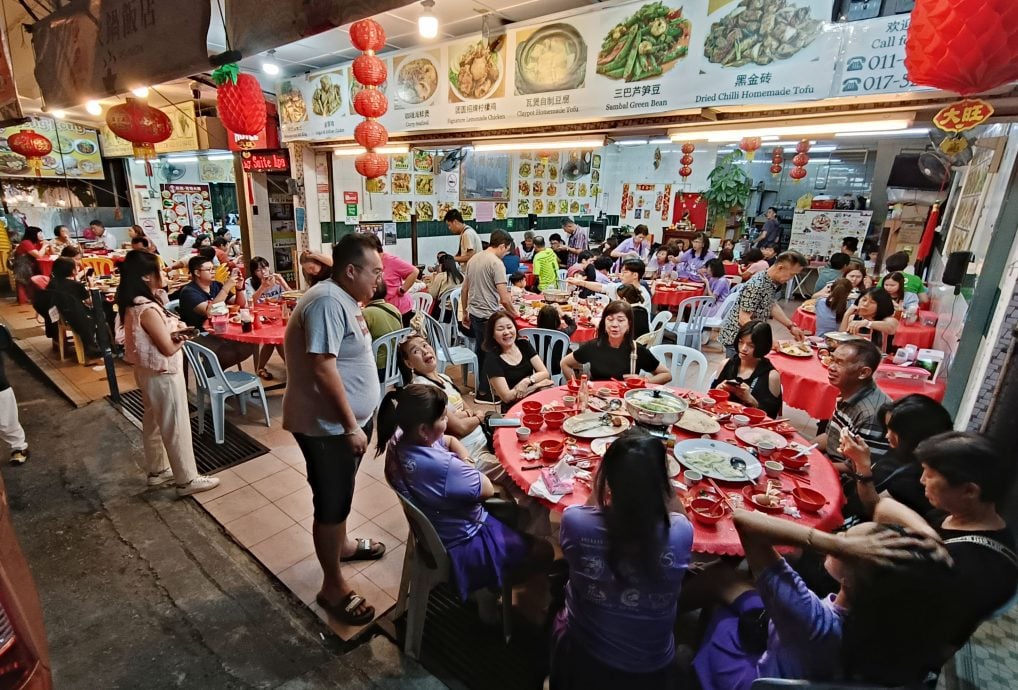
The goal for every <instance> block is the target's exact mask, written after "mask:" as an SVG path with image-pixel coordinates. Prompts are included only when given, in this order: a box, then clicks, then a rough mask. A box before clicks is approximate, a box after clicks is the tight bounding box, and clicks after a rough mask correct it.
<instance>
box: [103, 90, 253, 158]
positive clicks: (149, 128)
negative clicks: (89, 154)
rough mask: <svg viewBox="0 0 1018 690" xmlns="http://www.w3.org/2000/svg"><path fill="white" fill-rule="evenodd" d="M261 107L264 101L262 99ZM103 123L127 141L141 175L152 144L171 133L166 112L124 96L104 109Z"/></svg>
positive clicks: (152, 152)
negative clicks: (141, 165) (141, 162)
mask: <svg viewBox="0 0 1018 690" xmlns="http://www.w3.org/2000/svg"><path fill="white" fill-rule="evenodd" d="M263 106H264V102H263ZM106 126H107V127H109V128H110V131H111V132H113V133H114V134H116V135H117V136H118V137H120V138H121V139H126V140H127V141H129V142H131V146H132V147H133V148H134V156H135V158H141V159H142V160H144V161H145V174H146V175H148V176H149V177H151V176H152V164H151V163H150V161H151V160H152V159H153V158H155V155H156V147H155V145H156V144H158V143H159V142H161V141H166V140H167V139H169V138H170V135H172V134H173V123H172V122H170V118H169V117H167V116H166V113H164V112H163V111H161V110H159V109H158V108H153V107H152V106H150V105H149V104H148V103H145V102H144V101H140V100H138V99H136V98H128V99H127V102H126V103H120V104H118V105H115V106H113V107H112V108H110V109H109V110H107V111H106Z"/></svg>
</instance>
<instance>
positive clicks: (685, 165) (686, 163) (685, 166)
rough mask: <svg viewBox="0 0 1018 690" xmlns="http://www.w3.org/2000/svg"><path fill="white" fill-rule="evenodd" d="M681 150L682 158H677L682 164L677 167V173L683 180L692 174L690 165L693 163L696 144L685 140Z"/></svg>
mask: <svg viewBox="0 0 1018 690" xmlns="http://www.w3.org/2000/svg"><path fill="white" fill-rule="evenodd" d="M681 151H682V158H681V159H679V162H680V163H681V164H682V167H681V168H679V175H680V176H681V177H682V179H683V180H685V179H686V178H687V177H689V176H690V175H692V174H693V168H692V167H691V166H692V165H693V151H696V146H694V145H693V144H691V143H690V142H688V141H687V142H686V143H685V144H683V145H682V148H681Z"/></svg>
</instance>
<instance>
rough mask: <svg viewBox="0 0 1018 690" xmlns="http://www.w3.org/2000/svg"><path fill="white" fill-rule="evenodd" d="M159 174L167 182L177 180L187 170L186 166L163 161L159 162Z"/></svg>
mask: <svg viewBox="0 0 1018 690" xmlns="http://www.w3.org/2000/svg"><path fill="white" fill-rule="evenodd" d="M158 167H159V175H160V177H162V178H163V179H164V180H166V181H167V182H176V181H177V180H179V179H180V178H182V177H183V176H184V174H185V173H186V172H187V171H186V170H185V169H184V168H182V167H180V166H179V165H174V164H173V163H169V162H163V163H160V164H159V166H158Z"/></svg>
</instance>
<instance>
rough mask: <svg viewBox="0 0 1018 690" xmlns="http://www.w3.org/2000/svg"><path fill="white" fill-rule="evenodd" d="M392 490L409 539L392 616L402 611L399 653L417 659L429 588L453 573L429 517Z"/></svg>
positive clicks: (507, 617)
mask: <svg viewBox="0 0 1018 690" xmlns="http://www.w3.org/2000/svg"><path fill="white" fill-rule="evenodd" d="M395 493H396V496H397V498H399V502H400V505H402V506H403V513H404V514H405V515H406V519H407V522H408V523H409V524H410V538H409V539H407V544H406V555H405V556H404V557H403V577H402V579H401V580H400V584H399V597H398V599H397V601H396V608H395V615H394V618H399V617H400V616H402V615H403V614H404V613H406V617H407V618H406V632H405V633H404V634H405V637H404V640H403V652H404V653H405V654H406V655H407V656H408V657H410V658H411V659H419V658H420V656H421V640H422V638H423V637H424V619H425V616H426V615H427V612H428V598H429V597H430V595H431V590H433V589H434V588H435V586H436V585H440V584H442V583H443V582H451V581H452V577H453V576H452V571H451V570H450V568H449V554H448V552H447V551H446V550H445V545H444V544H442V540H441V539H440V538H439V537H438V532H436V531H435V527H434V525H432V524H431V520H429V519H428V516H427V515H425V514H424V513H423V512H421V511H420V509H418V508H417V506H415V505H414V504H413V503H411V502H410V501H408V500H407V499H406V497H404V496H403V495H402V494H400V493H399V492H398V491H396V492H395ZM505 582H506V583H505V585H503V587H502V633H503V635H504V636H505V639H506V640H508V639H509V637H510V635H511V634H512V599H513V597H512V586H511V585H510V584H509V581H508V578H505ZM474 596H476V597H477V598H478V599H480V598H481V597H485V596H487V597H490V596H491V595H490V592H488V591H487V590H480V591H478V592H475V593H474Z"/></svg>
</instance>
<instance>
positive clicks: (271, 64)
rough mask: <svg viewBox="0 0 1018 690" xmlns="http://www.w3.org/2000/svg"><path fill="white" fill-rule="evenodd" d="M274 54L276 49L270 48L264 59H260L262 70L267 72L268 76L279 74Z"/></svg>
mask: <svg viewBox="0 0 1018 690" xmlns="http://www.w3.org/2000/svg"><path fill="white" fill-rule="evenodd" d="M275 55H276V51H275V50H274V49H273V50H270V51H269V52H268V53H267V54H266V56H265V59H264V60H262V72H265V74H268V75H269V76H270V77H274V76H276V75H277V74H279V65H277V64H276V59H275Z"/></svg>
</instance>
